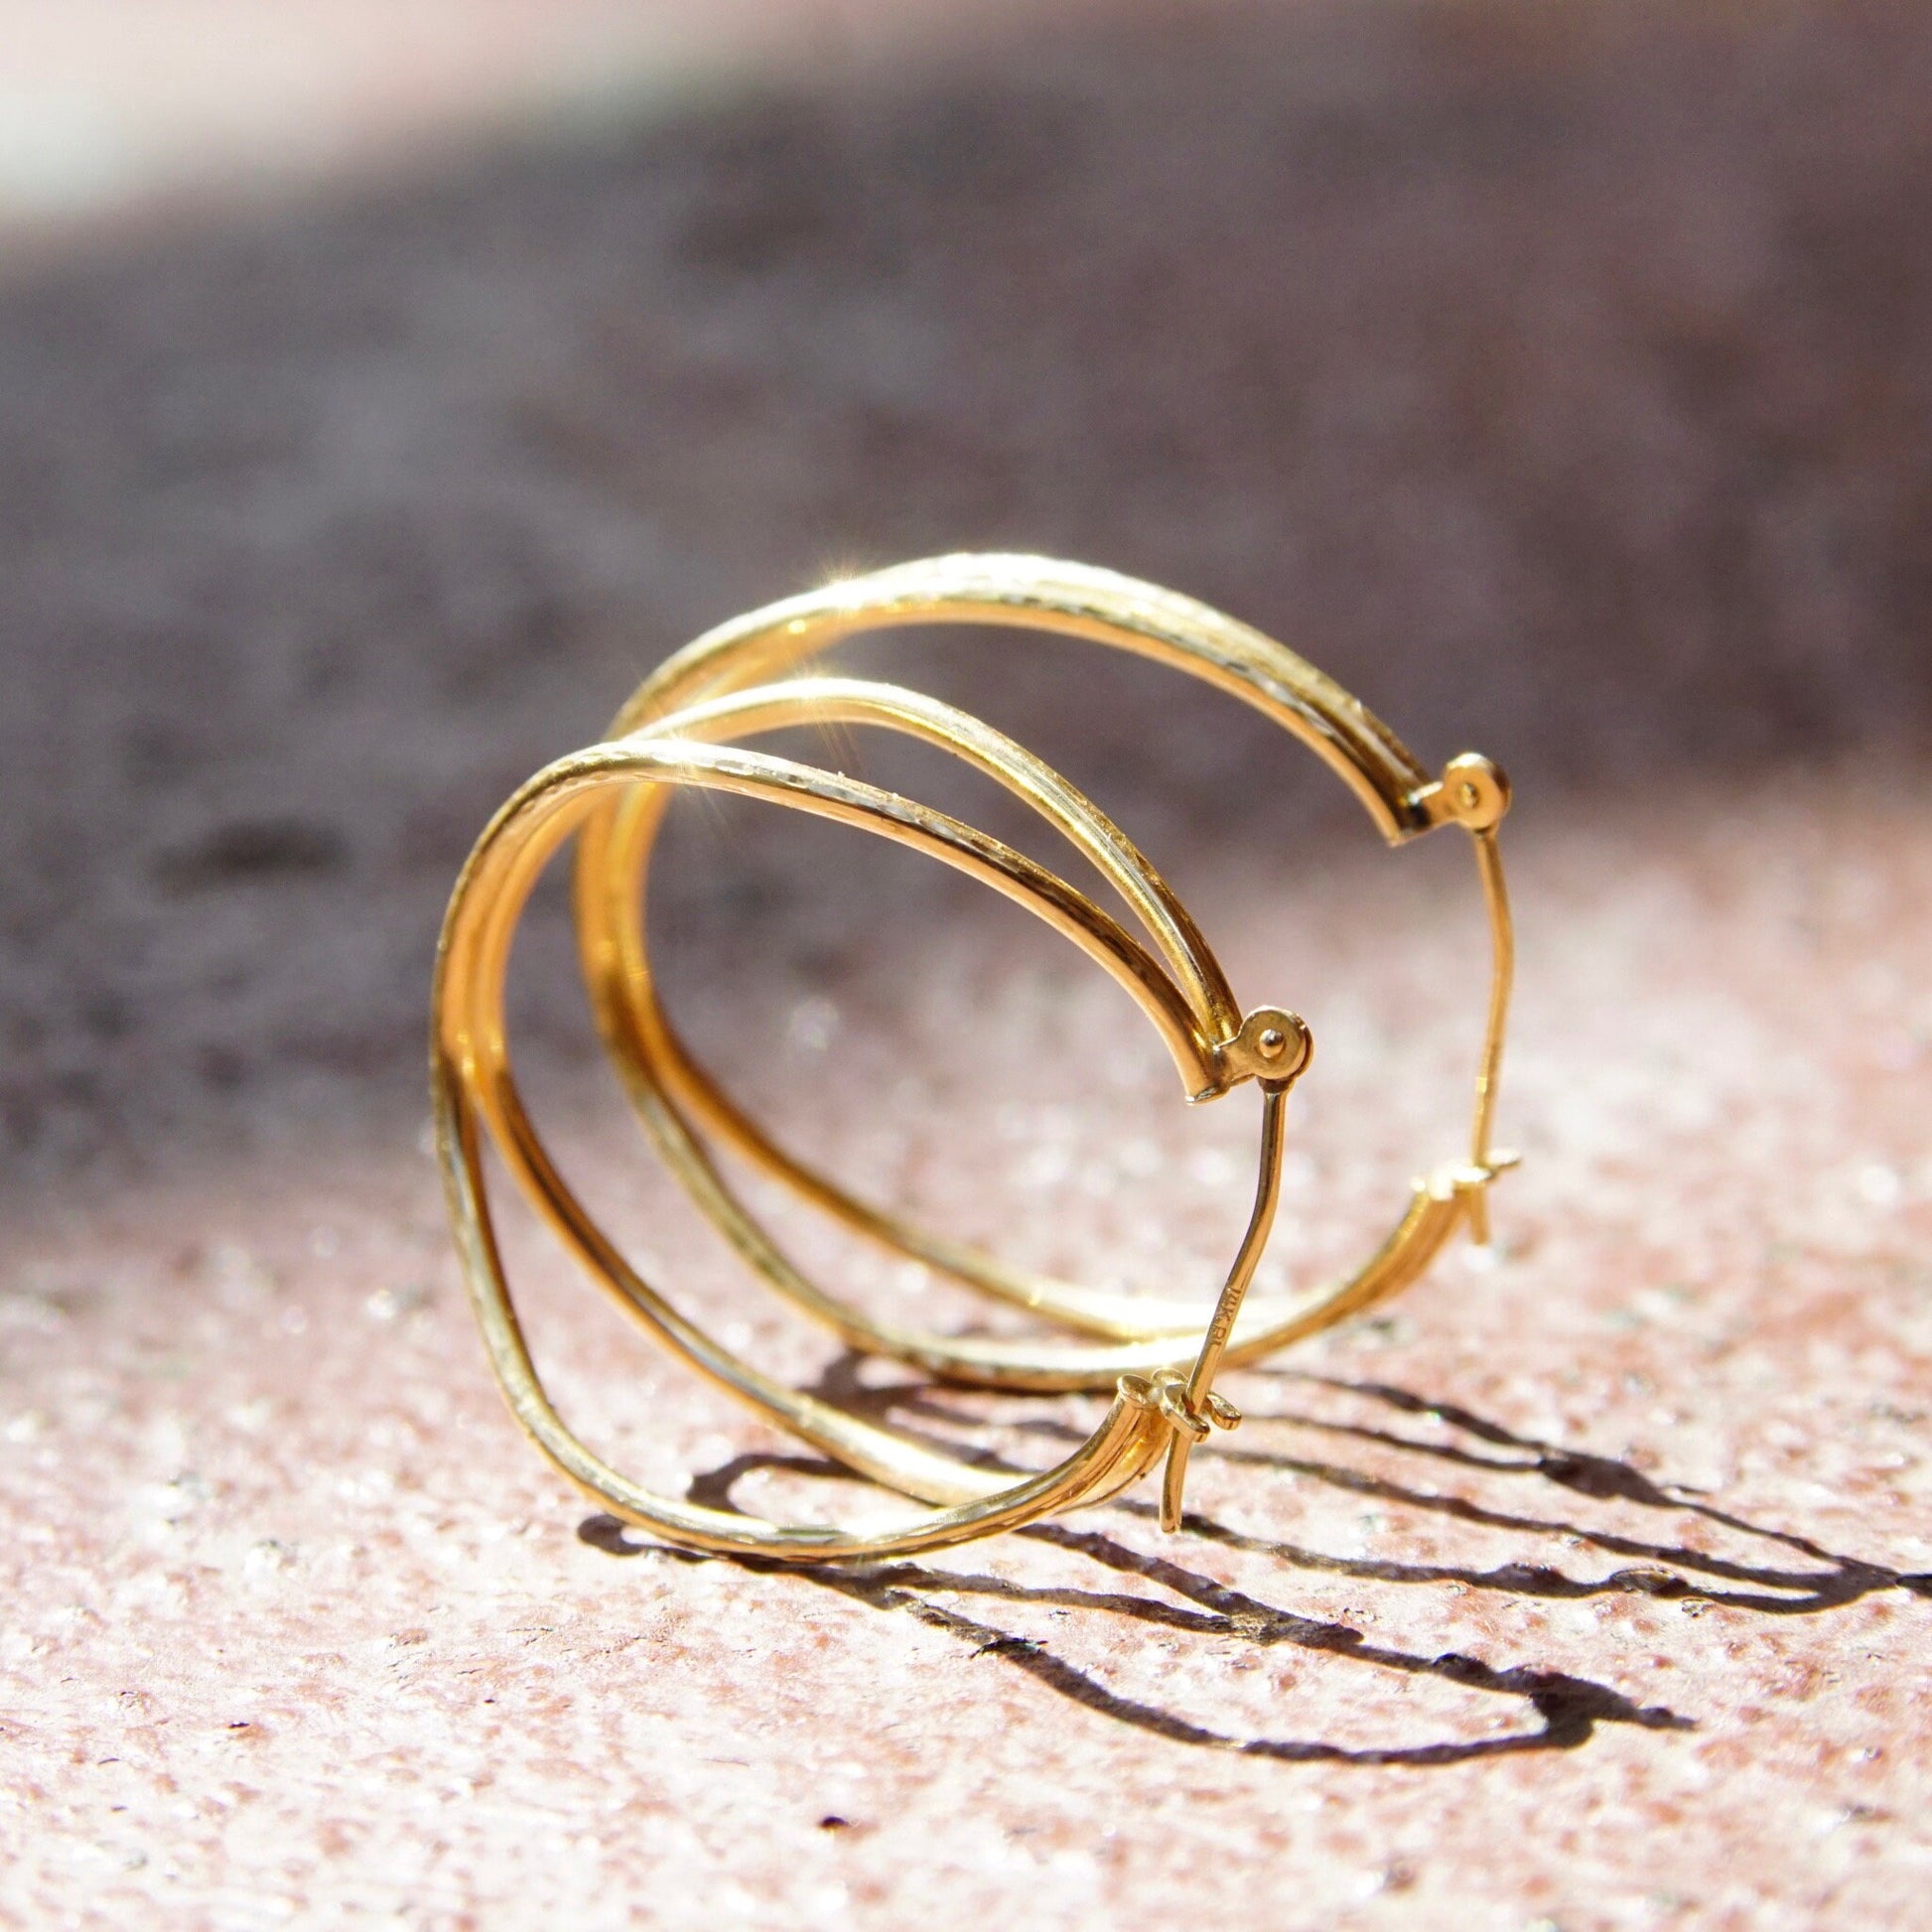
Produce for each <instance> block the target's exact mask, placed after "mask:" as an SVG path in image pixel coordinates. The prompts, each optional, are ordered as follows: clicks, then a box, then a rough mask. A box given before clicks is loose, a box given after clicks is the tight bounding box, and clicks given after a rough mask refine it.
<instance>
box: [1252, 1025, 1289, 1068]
mask: <svg viewBox="0 0 1932 1932" xmlns="http://www.w3.org/2000/svg"><path fill="white" fill-rule="evenodd" d="M1255 1044H1256V1045H1257V1046H1259V1047H1260V1048H1261V1056H1262V1058H1263V1059H1265V1060H1278V1059H1280V1058H1281V1056H1282V1051H1283V1049H1284V1048H1285V1047H1286V1046H1287V1045H1288V1035H1286V1034H1285V1033H1283V1032H1282V1030H1281V1029H1280V1028H1279V1027H1264V1028H1263V1029H1262V1031H1261V1037H1260V1038H1259V1039H1258V1040H1256V1041H1255Z"/></svg>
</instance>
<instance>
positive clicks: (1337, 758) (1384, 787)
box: [609, 552, 1443, 843]
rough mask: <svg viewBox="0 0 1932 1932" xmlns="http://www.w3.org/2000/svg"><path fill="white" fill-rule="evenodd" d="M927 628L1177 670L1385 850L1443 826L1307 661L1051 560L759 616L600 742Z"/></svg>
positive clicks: (1136, 587)
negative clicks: (1339, 791)
mask: <svg viewBox="0 0 1932 1932" xmlns="http://www.w3.org/2000/svg"><path fill="white" fill-rule="evenodd" d="M933 623H954V624H959V623H965V624H977V625H984V626H1003V627H1008V628H1019V629H1024V630H1037V631H1045V632H1048V633H1050V634H1053V635H1058V636H1063V637H1079V638H1085V639H1086V640H1087V641H1089V642H1092V643H1100V644H1109V645H1112V646H1114V647H1115V648H1117V649H1124V650H1128V651H1131V652H1133V653H1134V654H1135V655H1137V656H1141V657H1150V658H1153V659H1154V660H1155V661H1156V662H1158V663H1164V664H1168V665H1171V666H1173V668H1174V669H1176V670H1183V671H1187V672H1189V673H1190V674H1191V675H1193V676H1195V677H1199V678H1202V679H1204V680H1205V681H1206V682H1207V683H1209V684H1212V685H1214V686H1215V687H1216V688H1218V689H1220V690H1223V691H1226V692H1227V693H1229V694H1230V695H1231V696H1233V697H1236V698H1238V699H1240V700H1241V701H1242V702H1243V703H1244V704H1248V705H1251V706H1253V707H1254V708H1255V709H1256V710H1258V711H1260V712H1261V713H1262V714H1263V715H1264V716H1266V717H1268V718H1271V719H1273V720H1274V722H1275V723H1276V724H1278V725H1280V726H1281V727H1282V729H1283V730H1285V731H1287V732H1290V733H1292V734H1293V735H1294V736H1295V737H1297V738H1299V739H1301V740H1302V742H1303V743H1304V744H1306V745H1307V746H1309V747H1310V749H1311V750H1312V751H1313V752H1314V753H1315V754H1316V755H1317V756H1318V757H1320V758H1321V759H1323V760H1324V761H1325V762H1326V763H1327V764H1328V765H1329V766H1330V767H1331V768H1332V769H1334V770H1335V771H1336V772H1337V773H1338V774H1339V775H1340V777H1341V778H1342V779H1343V781H1344V782H1345V783H1346V784H1347V785H1348V787H1349V789H1350V790H1351V791H1353V792H1354V793H1355V795H1356V797H1357V798H1359V799H1360V800H1361V802H1362V804H1363V806H1364V807H1365V808H1366V809H1367V811H1368V813H1369V816H1370V817H1371V818H1372V819H1374V821H1375V823H1376V825H1377V826H1378V827H1379V828H1380V829H1381V831H1382V832H1383V834H1384V836H1385V837H1387V838H1388V839H1389V840H1390V841H1391V842H1394V843H1399V842H1400V841H1402V840H1404V839H1407V838H1413V837H1414V836H1415V835H1416V834H1417V833H1419V832H1425V831H1427V830H1429V828H1430V827H1431V826H1432V825H1435V824H1439V823H1441V821H1442V817H1443V804H1442V801H1441V796H1440V794H1441V787H1440V785H1439V784H1438V783H1437V782H1436V781H1435V780H1434V779H1433V778H1432V777H1431V776H1430V774H1429V773H1428V771H1427V770H1425V769H1424V768H1423V766H1422V764H1421V762H1420V761H1419V760H1418V759H1417V758H1416V756H1415V754H1414V753H1413V752H1411V751H1410V750H1409V749H1408V747H1407V746H1405V745H1404V744H1403V743H1402V741H1401V740H1400V739H1399V738H1397V737H1396V735H1395V734H1394V733H1393V732H1392V731H1390V730H1389V728H1388V727H1387V726H1386V725H1385V724H1383V723H1382V721H1381V720H1380V719H1379V718H1377V717H1376V716H1375V715H1374V714H1373V713H1372V712H1370V711H1369V710H1368V709H1367V707H1366V706H1364V705H1362V704H1361V703H1360V702H1358V701H1357V700H1356V699H1354V698H1352V697H1350V696H1349V694H1348V693H1347V692H1346V691H1344V690H1343V689H1342V688H1341V686H1340V685H1338V684H1336V683H1335V681H1334V680H1333V679H1332V678H1330V677H1327V676H1324V675H1323V673H1321V672H1320V671H1318V670H1316V669H1315V667H1314V666H1313V665H1312V664H1311V663H1309V662H1308V661H1307V659H1306V658H1303V657H1299V656H1297V655H1296V653H1295V652H1294V651H1292V650H1290V649H1289V648H1288V647H1287V646H1286V645H1284V644H1281V643H1278V642H1277V641H1276V640H1275V639H1274V638H1272V637H1270V636H1268V635H1266V634H1265V633H1264V632H1262V631H1259V630H1256V629H1255V628H1254V627H1253V626H1252V625H1249V624H1245V623H1241V622H1239V621H1236V620H1235V619H1233V618H1230V617H1228V616H1226V615H1225V614H1224V613H1222V612H1220V611H1216V610H1215V609H1213V607H1212V606H1210V605H1206V604H1202V603H1200V602H1198V601H1197V600H1196V599H1194V598H1191V597H1183V596H1181V595H1180V594H1179V593H1178V592H1175V591H1169V590H1164V589H1162V588H1161V587H1160V586H1159V585H1156V584H1148V583H1143V582H1142V581H1141V580H1139V579H1138V578H1133V577H1126V576H1123V575H1122V574H1121V573H1119V572H1118V571H1112V570H1101V569H1099V568H1097V567H1095V566H1093V565H1090V564H1075V563H1066V562H1062V561H1060V560H1058V559H1055V558H1050V557H1030V556H1019V555H1006V554H988V555H975V554H973V553H970V552H966V553H960V554H957V555H953V556H948V557H930V558H925V559H922V560H920V561H917V562H913V563H905V564H896V565H893V566H892V567H891V568H889V569H886V570H879V571H874V572H872V573H871V574H870V575H867V576H864V577H855V578H849V579H846V580H844V581H841V582H835V583H831V584H826V585H823V586H821V587H820V588H819V589H817V590H813V591H807V592H805V593H803V594H802V595H800V596H798V597H789V598H784V599H781V600H780V601H779V602H777V603H775V604H768V605H765V606H764V607H763V608H762V609H760V610H758V611H753V612H750V613H748V614H747V615H745V616H744V617H740V618H734V619H733V620H732V621H730V622H728V623H723V624H719V625H718V626H717V627H716V628H714V629H711V630H708V631H706V632H705V634H704V635H703V636H701V637H699V638H697V639H696V640H695V641H694V642H692V643H690V644H687V645H686V646H685V648H684V649H682V650H680V651H677V652H675V653H674V654H673V655H672V656H670V657H669V658H667V659H666V660H665V661H664V662H663V663H662V664H661V665H660V666H659V667H658V668H657V669H656V670H655V671H653V672H652V673H651V675H650V676H649V677H648V678H646V679H645V680H644V682H643V683H642V684H641V685H639V686H638V687H637V690H636V691H635V692H634V693H633V694H632V696H631V698H630V700H629V702H628V703H627V704H625V706H624V708H623V709H622V711H621V712H620V713H619V714H618V718H617V721H616V722H615V724H614V725H613V726H612V729H611V732H610V734H609V735H610V736H611V737H613V738H620V737H622V736H623V735H624V734H625V733H627V732H631V731H635V730H637V729H638V728H639V727H640V726H643V725H647V724H650V723H651V722H653V721H654V720H655V719H657V718H660V717H662V716H663V715H664V714H665V713H667V712H671V711H675V710H680V709H682V708H683V707H684V706H686V705H688V704H692V703H694V702H696V701H697V700H699V699H701V698H707V697H716V696H718V695H720V694H722V693H723V692H726V691H733V690H742V689H744V688H745V687H746V686H748V685H753V684H768V683H770V682H771V681H772V680H773V679H775V678H777V677H780V676H782V675H783V674H784V673H785V672H786V671H788V670H790V669H791V668H792V667H793V666H795V665H797V664H799V663H802V662H803V661H804V660H805V659H807V658H810V657H814V656H817V655H818V654H819V653H820V652H822V651H824V650H827V649H829V648H830V647H831V646H832V645H833V644H835V643H837V642H839V641H841V640H842V639H844V638H847V637H852V636H856V635H858V634H859V633H860V632H862V631H867V630H880V629H896V628H902V627H905V626H907V625H914V624H933Z"/></svg>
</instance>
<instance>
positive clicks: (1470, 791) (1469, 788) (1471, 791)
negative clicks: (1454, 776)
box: [1455, 778, 1482, 812]
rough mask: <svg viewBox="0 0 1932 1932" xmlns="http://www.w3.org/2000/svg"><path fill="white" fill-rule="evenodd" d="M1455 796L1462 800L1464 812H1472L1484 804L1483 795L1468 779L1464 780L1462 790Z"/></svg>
mask: <svg viewBox="0 0 1932 1932" xmlns="http://www.w3.org/2000/svg"><path fill="white" fill-rule="evenodd" d="M1455 795H1456V797H1458V798H1459V799H1461V801H1462V809H1463V810H1464V811H1470V812H1472V811H1474V810H1475V808H1476V807H1477V806H1478V805H1479V804H1480V803H1481V802H1482V793H1481V792H1479V791H1478V790H1477V789H1476V788H1475V786H1474V784H1473V783H1472V782H1471V781H1470V780H1469V779H1467V778H1464V779H1463V780H1462V786H1461V789H1460V790H1459V791H1457V793H1456V794H1455Z"/></svg>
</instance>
